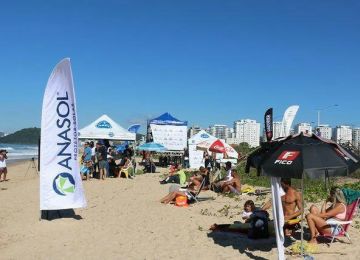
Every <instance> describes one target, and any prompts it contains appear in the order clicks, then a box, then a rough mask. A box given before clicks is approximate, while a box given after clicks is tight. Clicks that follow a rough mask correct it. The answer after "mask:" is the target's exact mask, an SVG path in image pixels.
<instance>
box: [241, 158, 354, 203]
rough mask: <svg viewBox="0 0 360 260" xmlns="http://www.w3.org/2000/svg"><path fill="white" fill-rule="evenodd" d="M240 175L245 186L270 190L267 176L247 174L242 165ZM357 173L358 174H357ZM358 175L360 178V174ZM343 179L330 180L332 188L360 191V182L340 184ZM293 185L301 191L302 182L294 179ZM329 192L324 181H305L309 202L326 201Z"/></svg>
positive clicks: (254, 173) (305, 193)
mask: <svg viewBox="0 0 360 260" xmlns="http://www.w3.org/2000/svg"><path fill="white" fill-rule="evenodd" d="M237 171H238V174H239V175H240V179H241V182H242V183H244V184H249V185H252V186H259V187H264V188H270V187H271V184H270V178H269V177H266V176H257V173H256V170H255V169H253V168H252V169H251V170H250V173H245V167H244V165H240V166H238V168H237ZM355 173H356V172H355ZM357 174H358V175H356V176H357V177H356V178H358V176H359V172H358V173H357ZM351 177H352V178H355V177H354V175H351ZM339 180H341V178H337V179H334V178H330V187H331V186H335V185H337V186H339V187H341V188H342V187H344V188H349V189H353V190H360V181H358V180H356V181H355V182H353V183H345V184H344V183H342V184H338V181H339ZM292 185H293V186H294V187H296V188H297V189H299V190H300V189H301V180H299V179H292ZM328 194H329V191H328V190H327V188H326V187H325V181H324V179H307V178H305V179H304V199H305V201H309V202H316V201H320V200H324V199H326V198H327V196H328Z"/></svg>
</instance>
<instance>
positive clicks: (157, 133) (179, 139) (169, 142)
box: [150, 124, 187, 151]
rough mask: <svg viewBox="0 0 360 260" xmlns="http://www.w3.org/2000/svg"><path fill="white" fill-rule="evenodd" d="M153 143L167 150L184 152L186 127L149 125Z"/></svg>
mask: <svg viewBox="0 0 360 260" xmlns="http://www.w3.org/2000/svg"><path fill="white" fill-rule="evenodd" d="M150 128H151V132H152V136H153V141H154V143H159V144H162V145H163V146H165V147H166V148H167V149H168V150H175V151H176V150H184V148H186V142H187V126H176V125H155V124H150Z"/></svg>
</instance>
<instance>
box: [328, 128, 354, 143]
mask: <svg viewBox="0 0 360 260" xmlns="http://www.w3.org/2000/svg"><path fill="white" fill-rule="evenodd" d="M333 140H334V141H335V142H337V143H339V144H348V143H352V129H351V127H350V126H347V125H340V126H337V127H336V128H334V133H333Z"/></svg>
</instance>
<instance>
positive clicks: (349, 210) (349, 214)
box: [319, 198, 360, 245]
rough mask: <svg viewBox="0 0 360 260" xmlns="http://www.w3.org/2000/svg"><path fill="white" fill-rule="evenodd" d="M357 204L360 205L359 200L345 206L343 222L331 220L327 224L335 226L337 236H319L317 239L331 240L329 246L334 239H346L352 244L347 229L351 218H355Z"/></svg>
mask: <svg viewBox="0 0 360 260" xmlns="http://www.w3.org/2000/svg"><path fill="white" fill-rule="evenodd" d="M359 203H360V198H358V199H357V200H356V201H354V202H353V203H351V204H349V205H347V206H346V217H345V220H343V221H342V220H331V221H329V222H328V223H329V224H331V225H336V228H335V229H334V230H337V229H340V230H341V231H340V233H339V234H338V235H334V234H321V235H319V237H324V238H326V239H329V240H331V242H330V245H331V244H332V242H334V240H335V238H336V239H338V238H341V237H346V238H347V239H348V240H349V242H350V243H352V241H351V239H350V236H349V233H348V229H349V227H350V225H351V223H352V220H353V218H354V217H355V216H356V214H357V211H358V208H359Z"/></svg>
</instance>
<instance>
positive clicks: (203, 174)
mask: <svg viewBox="0 0 360 260" xmlns="http://www.w3.org/2000/svg"><path fill="white" fill-rule="evenodd" d="M199 171H200V174H198V175H194V176H191V177H190V182H191V183H190V184H189V188H192V189H195V188H196V187H200V185H201V182H202V180H203V179H204V178H207V180H205V186H207V185H209V170H208V169H207V168H205V167H204V166H200V168H199Z"/></svg>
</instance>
